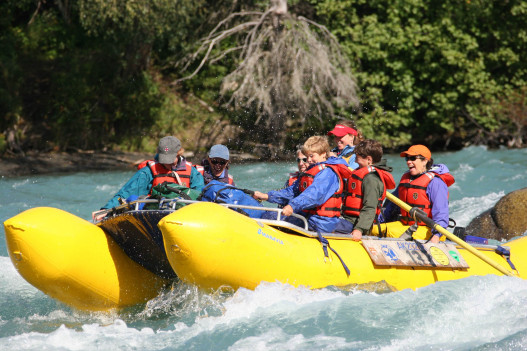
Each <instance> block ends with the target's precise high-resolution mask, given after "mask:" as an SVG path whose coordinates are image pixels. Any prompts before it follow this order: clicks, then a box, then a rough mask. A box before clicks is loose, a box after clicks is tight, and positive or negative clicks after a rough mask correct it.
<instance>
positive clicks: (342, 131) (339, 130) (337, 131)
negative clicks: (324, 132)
mask: <svg viewBox="0 0 527 351" xmlns="http://www.w3.org/2000/svg"><path fill="white" fill-rule="evenodd" d="M347 134H351V135H357V131H356V130H355V129H353V128H351V127H346V126H343V125H342V124H337V125H336V126H335V128H333V130H332V131H329V132H328V135H334V136H337V137H343V136H344V135H347Z"/></svg>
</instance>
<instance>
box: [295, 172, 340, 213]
mask: <svg viewBox="0 0 527 351" xmlns="http://www.w3.org/2000/svg"><path fill="white" fill-rule="evenodd" d="M326 167H329V168H331V169H332V170H333V171H335V173H336V174H337V177H338V178H339V189H338V190H337V191H336V192H335V193H334V194H333V195H332V196H331V197H330V198H329V199H328V200H327V201H326V202H325V203H323V204H322V205H320V206H318V207H316V208H314V209H309V210H304V212H306V213H310V214H316V215H319V216H325V217H339V216H340V213H341V212H340V211H341V207H342V191H343V190H344V184H343V181H342V176H341V170H340V168H341V167H344V168H347V167H345V166H343V165H338V164H337V165H333V164H320V165H318V166H316V167H312V168H310V169H308V170H307V171H306V172H304V173H302V174H301V175H300V184H299V190H300V192H303V191H304V190H306V189H307V187H309V186H310V185H311V184H313V179H314V178H315V176H316V175H317V174H318V172H320V171H322V170H323V169H325V168H326Z"/></svg>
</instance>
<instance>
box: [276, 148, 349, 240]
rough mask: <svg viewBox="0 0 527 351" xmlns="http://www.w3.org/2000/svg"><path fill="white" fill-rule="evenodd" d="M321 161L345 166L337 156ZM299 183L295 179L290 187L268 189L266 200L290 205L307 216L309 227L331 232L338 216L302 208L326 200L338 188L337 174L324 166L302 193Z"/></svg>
mask: <svg viewBox="0 0 527 351" xmlns="http://www.w3.org/2000/svg"><path fill="white" fill-rule="evenodd" d="M322 163H326V164H343V165H346V166H347V163H346V161H345V160H344V159H342V158H337V157H330V158H329V159H328V160H327V161H326V162H321V164H322ZM317 165H318V164H315V165H312V166H310V167H309V168H308V169H310V168H312V167H315V166H317ZM299 185H300V183H299V181H298V180H297V181H295V182H294V183H293V185H291V186H290V187H287V188H285V189H282V190H277V191H270V192H268V193H267V195H268V196H269V199H268V200H267V201H269V202H272V203H276V204H279V205H282V206H285V205H290V206H291V207H292V208H293V211H294V212H295V213H297V214H301V215H303V216H305V217H306V218H307V220H308V224H309V227H310V229H312V230H315V231H316V230H319V231H321V232H323V233H331V232H333V231H334V229H335V226H336V225H337V223H338V221H339V218H338V217H324V216H319V215H311V214H307V213H305V212H303V211H302V210H305V209H309V208H314V207H317V206H320V205H322V204H323V203H325V202H326V201H328V199H329V198H330V197H331V196H332V195H333V194H334V193H335V192H336V191H337V190H338V188H339V179H338V176H337V174H336V173H335V172H334V171H333V170H332V169H331V168H325V169H323V170H322V171H320V172H319V173H318V174H317V175H316V176H315V178H314V179H313V184H311V185H310V186H309V187H307V189H306V190H304V191H303V192H302V193H300V190H299Z"/></svg>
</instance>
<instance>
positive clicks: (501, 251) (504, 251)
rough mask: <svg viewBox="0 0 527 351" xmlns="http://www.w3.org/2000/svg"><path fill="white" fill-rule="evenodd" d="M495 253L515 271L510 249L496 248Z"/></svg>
mask: <svg viewBox="0 0 527 351" xmlns="http://www.w3.org/2000/svg"><path fill="white" fill-rule="evenodd" d="M496 252H497V253H498V254H500V255H502V256H503V258H505V259H506V260H507V262H508V263H509V266H511V268H512V269H513V270H516V267H515V266H514V264H513V263H512V261H511V249H509V248H508V247H506V246H498V247H497V248H496Z"/></svg>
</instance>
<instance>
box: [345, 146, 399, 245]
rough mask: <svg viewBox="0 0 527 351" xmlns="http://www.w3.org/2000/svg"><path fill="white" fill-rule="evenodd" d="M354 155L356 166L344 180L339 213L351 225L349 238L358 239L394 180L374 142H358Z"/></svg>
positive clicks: (375, 216)
mask: <svg viewBox="0 0 527 351" xmlns="http://www.w3.org/2000/svg"><path fill="white" fill-rule="evenodd" d="M355 155H356V156H357V158H356V162H357V163H358V164H359V168H358V169H356V170H355V171H353V172H352V173H351V176H350V177H348V179H347V181H346V189H345V194H344V196H345V197H344V203H343V205H342V216H343V217H344V218H345V221H346V222H348V223H349V225H350V226H351V228H350V231H351V237H352V239H353V240H355V241H359V240H361V238H362V235H363V234H364V235H365V234H367V233H369V231H370V229H371V228H372V226H373V223H374V222H376V221H378V216H379V214H380V213H381V208H382V203H383V201H384V198H385V197H386V190H387V189H394V188H395V180H394V179H393V176H392V175H391V174H390V172H391V171H392V168H391V167H388V166H387V165H386V160H385V159H383V158H382V155H383V151H382V145H381V143H379V142H378V141H376V140H372V139H365V140H363V141H361V142H360V143H359V144H358V145H357V146H356V147H355ZM339 231H340V230H339ZM348 232H349V231H348Z"/></svg>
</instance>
